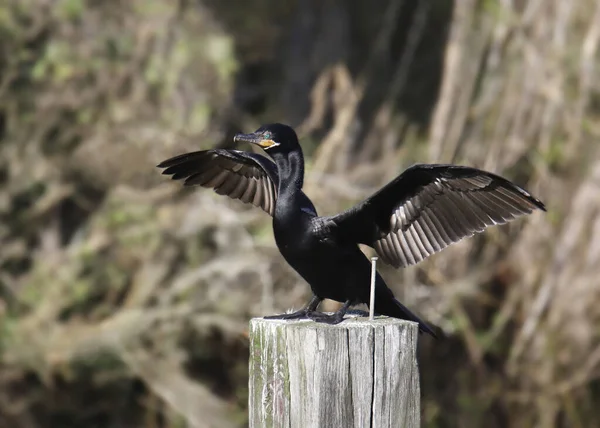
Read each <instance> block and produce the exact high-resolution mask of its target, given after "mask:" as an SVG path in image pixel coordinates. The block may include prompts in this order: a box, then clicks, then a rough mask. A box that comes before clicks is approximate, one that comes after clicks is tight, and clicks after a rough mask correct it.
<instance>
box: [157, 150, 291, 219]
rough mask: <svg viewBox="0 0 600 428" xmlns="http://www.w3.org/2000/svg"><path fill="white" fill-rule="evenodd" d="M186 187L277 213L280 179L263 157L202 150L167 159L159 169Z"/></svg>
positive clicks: (274, 169)
mask: <svg viewBox="0 0 600 428" xmlns="http://www.w3.org/2000/svg"><path fill="white" fill-rule="evenodd" d="M157 166H158V168H166V169H165V170H164V171H163V174H166V175H171V178H172V179H173V180H181V179H185V181H184V185H185V186H193V185H199V186H202V187H207V188H213V189H214V190H215V191H216V192H217V193H218V194H220V195H227V196H229V197H230V198H233V199H239V200H241V201H242V202H246V203H251V204H253V205H255V206H257V207H260V208H262V209H263V210H264V211H266V212H267V213H268V214H270V215H271V216H272V215H273V213H274V211H275V201H276V199H277V186H278V185H279V175H278V173H277V166H276V165H275V164H274V163H273V161H271V160H269V159H267V158H266V157H264V156H261V155H258V154H255V153H249V152H243V151H239V150H224V149H214V150H203V151H199V152H192V153H186V154H183V155H179V156H176V157H174V158H171V159H167V160H165V161H163V162H161V163H160V164H158V165H157Z"/></svg>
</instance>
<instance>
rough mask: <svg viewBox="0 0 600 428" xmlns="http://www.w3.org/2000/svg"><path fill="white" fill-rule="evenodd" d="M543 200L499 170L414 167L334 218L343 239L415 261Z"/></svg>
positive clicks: (393, 258)
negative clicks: (497, 172)
mask: <svg viewBox="0 0 600 428" xmlns="http://www.w3.org/2000/svg"><path fill="white" fill-rule="evenodd" d="M535 209H540V210H543V211H545V210H546V209H545V207H544V204H543V203H542V202H541V201H539V200H538V199H536V198H534V197H533V196H532V195H530V194H529V193H528V192H526V191H525V190H523V189H522V188H520V187H518V186H517V185H515V184H513V183H511V182H510V181H508V180H506V179H504V178H502V177H499V176H497V175H495V174H492V173H489V172H485V171H481V170H478V169H475V168H468V167H461V166H454V165H415V166H413V167H411V168H409V169H407V170H406V171H404V173H402V174H401V175H400V176H398V177H397V178H396V179H394V180H393V181H392V182H390V183H389V184H388V185H386V186H385V187H383V188H382V189H381V190H379V191H378V192H377V193H375V194H374V195H373V196H371V197H370V198H368V199H366V200H365V201H363V202H362V203H360V204H359V205H357V206H355V207H353V208H350V209H349V210H347V211H345V212H343V213H341V214H339V215H337V216H334V217H332V218H331V220H332V221H333V222H334V223H335V224H336V226H337V228H338V231H339V234H340V236H341V237H343V238H344V239H352V240H354V241H355V242H357V243H362V244H366V245H369V246H371V247H373V248H375V250H376V251H377V254H378V255H379V256H380V257H381V258H382V259H383V261H385V262H386V263H388V264H391V265H393V266H395V267H405V266H408V265H412V264H416V263H418V262H420V261H421V260H423V259H425V258H426V257H428V256H430V255H432V254H434V253H437V252H438V251H441V250H442V249H444V248H445V247H447V246H448V245H450V244H452V243H454V242H457V241H459V240H461V239H463V238H466V237H468V236H471V235H473V234H474V233H476V232H481V231H483V230H484V229H485V228H487V227H488V226H492V225H496V224H503V223H506V222H508V221H510V220H513V219H515V218H517V217H520V216H522V215H525V214H530V213H531V212H532V211H534V210H535Z"/></svg>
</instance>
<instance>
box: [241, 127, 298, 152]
mask: <svg viewBox="0 0 600 428" xmlns="http://www.w3.org/2000/svg"><path fill="white" fill-rule="evenodd" d="M233 141H235V142H236V143H240V142H246V143H251V144H256V145H257V146H260V147H262V148H263V149H264V150H265V151H267V152H269V153H285V152H289V151H291V150H294V149H296V148H298V147H299V143H298V137H297V136H296V132H295V131H294V130H293V129H292V128H291V127H289V126H287V125H283V124H281V123H272V124H269V125H263V126H261V127H260V128H258V129H257V130H256V131H254V132H252V133H251V134H237V135H236V136H235V137H233Z"/></svg>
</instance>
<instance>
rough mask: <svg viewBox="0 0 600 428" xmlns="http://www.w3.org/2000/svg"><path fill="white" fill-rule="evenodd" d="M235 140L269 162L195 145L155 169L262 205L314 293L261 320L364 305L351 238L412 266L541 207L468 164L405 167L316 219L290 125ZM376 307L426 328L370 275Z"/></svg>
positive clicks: (364, 280) (364, 270)
mask: <svg viewBox="0 0 600 428" xmlns="http://www.w3.org/2000/svg"><path fill="white" fill-rule="evenodd" d="M234 141H235V142H248V143H252V144H256V145H258V146H260V147H262V148H263V149H264V150H265V151H266V152H267V153H268V154H269V155H271V157H272V158H273V160H274V161H275V162H273V161H271V160H270V159H268V158H266V157H264V156H261V155H258V154H254V153H249V152H243V151H238V150H224V149H215V150H203V151H198V152H193V153H187V154H183V155H180V156H177V157H174V158H171V159H168V160H165V161H164V162H162V163H160V164H159V165H158V167H159V168H166V169H165V170H164V171H163V174H168V175H171V176H172V178H173V179H174V180H179V179H185V182H184V185H185V186H192V185H200V186H203V187H207V188H213V189H215V191H216V192H217V193H218V194H221V195H227V196H229V197H231V198H234V199H240V200H241V201H243V202H246V203H251V204H253V205H255V206H258V207H260V208H262V209H263V210H264V211H266V212H267V213H269V214H270V215H271V216H272V217H273V232H274V234H275V241H276V243H277V246H278V248H279V251H280V252H281V254H282V255H283V257H284V258H285V260H286V261H287V262H288V263H289V264H290V265H291V266H292V267H293V268H294V269H295V270H296V271H297V272H298V273H299V274H300V275H301V276H302V277H303V278H304V279H305V280H306V282H308V283H309V284H310V287H311V289H312V292H313V297H312V299H311V300H310V302H309V303H308V305H307V306H306V307H305V308H304V309H302V310H300V311H297V312H294V313H290V314H281V315H276V316H273V317H270V318H281V319H293V318H305V317H308V318H311V319H313V320H315V321H319V322H326V323H331V324H337V323H339V322H340V321H342V320H343V318H344V314H345V313H346V311H347V310H348V308H349V307H350V306H351V305H355V304H359V303H366V304H368V303H369V296H370V289H369V283H370V273H371V264H370V261H369V259H368V258H367V257H366V256H365V255H364V254H363V253H362V252H361V250H360V248H359V246H358V244H366V245H369V246H371V247H373V248H374V249H375V250H376V251H377V254H378V255H379V257H381V259H382V260H383V261H384V262H386V263H388V264H391V265H392V266H395V267H405V266H408V265H412V264H415V263H418V262H420V261H421V260H423V259H425V258H426V257H428V256H430V255H432V254H433V253H436V252H438V251H441V250H442V249H443V248H445V247H447V246H448V245H450V244H452V243H454V242H457V241H459V240H460V239H462V238H465V237H468V236H471V235H473V234H474V233H475V232H481V231H483V230H484V229H485V228H486V227H488V226H492V225H495V224H503V223H506V222H507V221H510V220H513V219H514V218H516V217H519V216H521V215H524V214H530V213H531V212H532V211H534V210H535V209H541V210H544V211H545V207H544V204H543V203H542V202H540V201H539V200H538V199H536V198H534V197H533V196H532V195H530V194H529V193H528V192H526V191H525V190H523V189H522V188H520V187H518V186H516V185H515V184H513V183H511V182H510V181H508V180H506V179H504V178H502V177H499V176H497V175H494V174H491V173H489V172H485V171H481V170H478V169H475V168H468V167H464V166H456V165H414V166H412V167H410V168H408V169H407V170H406V171H404V172H403V173H402V174H400V175H399V176H398V177H396V178H395V179H394V180H392V181H391V182H390V183H388V184H387V185H386V186H385V187H383V188H382V189H380V190H379V191H378V192H376V193H375V194H374V195H372V196H371V197H369V198H367V199H366V200H364V201H363V202H361V203H359V204H358V205H356V206H354V207H352V208H350V209H348V210H346V211H344V212H342V213H340V214H338V215H335V216H330V217H319V216H318V215H317V211H316V210H315V207H314V206H313V204H312V202H311V201H310V199H309V198H308V197H307V196H306V195H305V194H304V192H302V184H303V180H304V157H303V154H302V149H301V147H300V144H299V143H298V137H297V136H296V133H295V132H294V130H293V129H292V128H290V127H289V126H287V125H282V124H279V123H276V124H271V125H265V126H262V127H260V128H259V129H258V130H257V131H256V132H253V133H251V134H237V135H236V136H235V137H234ZM375 290H376V291H375V306H376V307H375V311H376V313H378V314H382V315H387V316H390V317H395V318H401V319H406V320H410V321H415V322H417V323H418V324H419V329H420V330H421V331H423V332H427V333H430V334H432V335H434V333H433V331H432V330H431V328H430V327H429V326H427V324H425V323H424V322H423V321H421V320H420V319H419V318H418V317H417V316H416V315H414V314H413V313H411V312H410V311H409V310H408V309H407V308H406V307H405V306H404V305H402V304H401V303H400V302H399V301H398V300H396V299H395V298H394V295H393V294H392V291H391V290H390V289H389V288H388V287H387V285H386V283H385V282H384V280H383V278H381V276H380V275H379V274H377V279H376V288H375ZM325 298H328V299H332V300H336V301H338V302H344V304H343V306H342V308H341V309H340V310H339V311H338V312H335V313H334V314H332V315H329V314H324V313H322V312H317V311H316V309H317V307H318V305H319V303H320V302H321V301H322V300H323V299H325Z"/></svg>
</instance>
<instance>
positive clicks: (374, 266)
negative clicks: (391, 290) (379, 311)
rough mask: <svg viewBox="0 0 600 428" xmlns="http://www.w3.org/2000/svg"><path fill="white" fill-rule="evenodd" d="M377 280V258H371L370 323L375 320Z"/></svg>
mask: <svg viewBox="0 0 600 428" xmlns="http://www.w3.org/2000/svg"><path fill="white" fill-rule="evenodd" d="M375 278H377V257H371V301H370V303H369V321H373V320H374V319H375Z"/></svg>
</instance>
